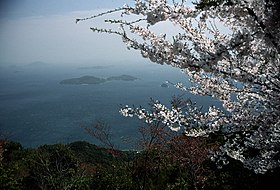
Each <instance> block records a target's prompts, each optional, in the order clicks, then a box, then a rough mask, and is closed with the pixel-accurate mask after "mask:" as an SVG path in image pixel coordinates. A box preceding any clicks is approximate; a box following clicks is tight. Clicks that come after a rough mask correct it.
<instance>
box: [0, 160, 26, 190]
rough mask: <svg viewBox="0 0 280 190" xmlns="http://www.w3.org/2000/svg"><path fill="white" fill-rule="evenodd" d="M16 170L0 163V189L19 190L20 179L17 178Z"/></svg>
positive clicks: (20, 185)
mask: <svg viewBox="0 0 280 190" xmlns="http://www.w3.org/2000/svg"><path fill="white" fill-rule="evenodd" d="M17 171H18V168H17V167H15V166H10V165H7V164H3V163H0V189H3V190H14V189H21V187H22V179H20V178H18V176H17Z"/></svg>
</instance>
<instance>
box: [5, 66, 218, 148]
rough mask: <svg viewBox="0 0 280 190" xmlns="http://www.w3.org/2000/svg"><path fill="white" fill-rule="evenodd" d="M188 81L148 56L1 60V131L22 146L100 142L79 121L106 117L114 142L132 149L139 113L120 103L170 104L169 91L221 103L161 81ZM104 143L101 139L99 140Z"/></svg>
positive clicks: (86, 122)
mask: <svg viewBox="0 0 280 190" xmlns="http://www.w3.org/2000/svg"><path fill="white" fill-rule="evenodd" d="M120 75H131V76H133V77H136V78H138V79H137V80H135V81H121V80H115V81H108V82H105V83H102V84H92V85H62V84H60V82H61V81H62V80H65V79H69V78H78V77H82V76H95V77H99V78H108V77H111V76H120ZM167 80H168V81H170V82H173V83H176V82H182V83H183V84H185V85H186V86H190V85H192V84H190V82H189V80H188V77H187V76H186V74H184V73H183V72H182V71H181V70H180V69H178V68H173V67H171V66H168V65H158V64H154V63H151V62H148V61H140V62H139V63H133V64H131V63H129V62H121V63H115V62H113V61H112V62H106V63H105V62H102V61H92V62H90V63H89V62H87V63H83V62H79V63H71V64H54V63H45V62H40V61H37V62H33V63H28V64H1V65H0V135H1V138H7V139H9V140H13V141H16V142H19V143H21V144H22V145H23V146H24V147H26V148H34V147H38V146H40V145H44V144H55V143H71V142H73V141H88V142H90V143H95V144H100V142H99V141H98V140H96V139H95V138H93V137H92V136H91V135H90V134H88V133H87V132H86V131H85V130H84V129H83V127H82V126H87V127H90V126H93V125H94V124H95V123H96V122H98V121H99V122H102V123H104V124H105V125H106V126H107V127H108V129H109V131H110V134H111V141H112V142H113V143H114V144H115V146H116V147H117V148H120V149H131V148H134V147H135V146H136V144H137V141H139V140H140V139H141V137H140V133H139V127H140V126H145V123H144V122H143V121H141V120H139V119H138V118H125V117H123V116H121V115H120V113H119V110H120V108H121V106H122V105H129V106H136V107H137V106H138V107H139V106H142V107H143V108H145V109H147V110H149V109H150V106H149V103H150V102H151V99H153V100H158V101H160V102H161V103H163V104H165V105H167V106H168V107H170V101H171V99H172V97H173V96H181V97H183V98H186V99H187V98H190V99H191V100H192V101H193V102H196V103H197V105H198V106H202V107H203V109H205V110H207V108H208V107H209V106H210V105H216V106H218V107H219V106H221V103H220V102H219V101H217V100H215V99H212V98H210V97H202V96H198V95H192V94H190V93H188V92H186V91H181V90H178V89H176V88H174V87H173V86H171V85H168V87H166V86H165V85H162V84H165V81H167ZM100 145H102V144H100Z"/></svg>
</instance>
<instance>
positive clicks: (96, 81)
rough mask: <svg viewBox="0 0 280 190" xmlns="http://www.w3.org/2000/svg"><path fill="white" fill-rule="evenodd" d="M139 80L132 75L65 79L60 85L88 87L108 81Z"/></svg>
mask: <svg viewBox="0 0 280 190" xmlns="http://www.w3.org/2000/svg"><path fill="white" fill-rule="evenodd" d="M137 79H138V78H136V77H133V76H130V75H120V76H111V77H108V78H98V77H95V76H82V77H79V78H71V79H65V80H62V81H61V82H60V84H70V85H87V84H101V83H105V82H108V81H113V80H118V81H135V80H137Z"/></svg>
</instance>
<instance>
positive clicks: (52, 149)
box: [0, 137, 280, 190]
mask: <svg viewBox="0 0 280 190" xmlns="http://www.w3.org/2000/svg"><path fill="white" fill-rule="evenodd" d="M182 139H183V140H182ZM177 140H178V139H177ZM190 140H191V141H190ZM190 140H189V139H187V138H185V137H182V138H181V139H180V142H181V144H178V146H177V148H176V147H172V144H170V145H169V146H170V149H169V150H168V149H165V148H164V149H163V148H162V149H160V148H159V147H156V146H154V147H150V148H149V149H146V150H144V151H141V152H136V151H120V150H113V149H106V148H102V147H99V146H96V145H93V144H90V143H88V142H82V141H79V142H73V143H70V144H55V145H44V146H40V147H38V148H36V149H25V148H23V147H22V146H21V145H20V144H19V143H15V142H10V141H6V140H2V141H1V144H0V156H1V157H0V159H1V164H0V189H3V190H5V189H33V190H36V189H102V190H105V189H114V190H115V189H122V190H123V189H169V190H171V189H265V188H266V189H277V187H279V185H280V182H279V176H280V170H279V169H278V170H275V171H273V172H267V173H266V174H265V175H261V174H258V175H257V174H254V173H253V172H252V171H249V170H247V169H244V168H243V166H242V164H240V163H238V162H236V161H233V160H232V161H231V162H230V163H229V164H228V165H227V166H226V167H224V168H222V169H217V168H216V167H215V166H214V165H213V164H212V163H211V162H210V161H209V158H207V157H202V154H201V153H202V152H203V151H202V150H203V147H206V145H207V147H209V144H210V142H207V141H204V140H203V139H198V141H196V140H194V139H190ZM176 142H177V143H178V141H176ZM190 142H196V143H193V144H191V143H190ZM195 144H198V145H199V147H195ZM187 145H188V148H183V147H180V146H185V147H186V146H187ZM211 146H212V145H211ZM190 148H192V149H190ZM186 150H191V151H193V154H192V155H193V156H199V154H200V157H197V158H195V157H191V155H187V154H189V153H190V152H188V151H186ZM178 151H180V154H179V152H178ZM184 154H185V155H184Z"/></svg>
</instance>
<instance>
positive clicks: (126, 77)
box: [107, 75, 138, 81]
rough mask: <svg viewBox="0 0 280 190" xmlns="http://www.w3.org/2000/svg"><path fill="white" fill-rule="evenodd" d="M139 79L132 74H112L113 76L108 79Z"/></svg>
mask: <svg viewBox="0 0 280 190" xmlns="http://www.w3.org/2000/svg"><path fill="white" fill-rule="evenodd" d="M137 79H138V78H136V77H133V76H130V75H120V76H112V77H109V78H107V80H108V81H111V80H122V81H135V80H137Z"/></svg>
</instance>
